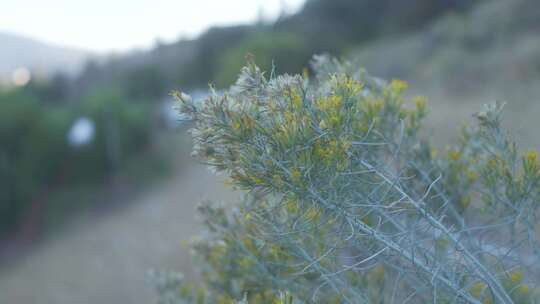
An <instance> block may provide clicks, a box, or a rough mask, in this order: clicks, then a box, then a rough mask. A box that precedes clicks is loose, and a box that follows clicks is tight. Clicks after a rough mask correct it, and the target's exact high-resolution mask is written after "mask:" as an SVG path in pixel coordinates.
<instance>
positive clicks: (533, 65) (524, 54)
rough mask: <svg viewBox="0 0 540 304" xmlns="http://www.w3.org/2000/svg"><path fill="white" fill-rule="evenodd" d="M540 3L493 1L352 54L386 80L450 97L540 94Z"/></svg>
mask: <svg viewBox="0 0 540 304" xmlns="http://www.w3.org/2000/svg"><path fill="white" fill-rule="evenodd" d="M538 33H540V2H538V1H537V0H512V1H505V0H491V1H485V2H483V3H480V4H479V5H477V6H475V7H474V8H473V9H471V10H470V11H468V12H465V13H464V14H450V15H446V16H444V17H442V18H438V19H436V20H435V21H434V22H432V23H431V24H429V26H426V27H425V28H423V29H421V30H419V31H416V32H413V33H409V34H406V35H399V36H395V35H394V36H389V37H384V36H382V37H379V39H377V41H375V42H372V43H370V44H367V45H362V46H360V47H359V48H357V49H354V50H352V51H350V52H349V54H348V56H349V57H351V58H354V59H355V60H356V61H357V62H358V65H360V66H364V67H366V68H367V70H368V71H369V72H370V73H371V74H373V75H377V76H380V77H383V78H391V77H398V78H403V79H406V80H408V81H411V82H413V83H415V86H416V87H419V86H420V87H422V88H423V89H425V88H432V89H435V90H437V91H439V92H443V91H444V92H443V93H444V94H445V95H454V96H455V95H471V94H482V95H485V94H488V95H492V96H493V97H494V98H495V97H496V98H505V99H508V100H516V99H527V98H529V97H528V96H530V97H531V98H532V97H533V96H539V93H540V36H539V35H538Z"/></svg>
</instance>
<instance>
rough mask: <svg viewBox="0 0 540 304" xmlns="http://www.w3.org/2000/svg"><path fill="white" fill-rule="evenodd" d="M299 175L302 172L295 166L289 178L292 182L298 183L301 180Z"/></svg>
mask: <svg viewBox="0 0 540 304" xmlns="http://www.w3.org/2000/svg"><path fill="white" fill-rule="evenodd" d="M301 177H302V173H301V172H300V170H298V169H296V168H295V169H292V170H291V180H292V181H293V183H296V184H299V183H300V182H301V181H302V180H301Z"/></svg>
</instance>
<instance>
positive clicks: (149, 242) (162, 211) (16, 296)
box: [0, 160, 236, 304]
mask: <svg viewBox="0 0 540 304" xmlns="http://www.w3.org/2000/svg"><path fill="white" fill-rule="evenodd" d="M186 162H187V163H188V165H186V166H184V168H183V172H182V174H179V176H177V177H175V178H172V179H171V180H169V181H167V182H165V183H163V184H160V185H157V186H156V187H154V188H153V189H151V190H150V191H149V192H147V193H145V194H143V195H142V196H140V197H139V198H138V199H137V201H135V202H133V205H131V206H128V207H126V208H120V209H121V210H116V211H114V212H112V213H110V214H106V215H104V216H101V217H99V219H90V218H89V219H85V220H83V221H79V222H77V223H75V224H73V225H71V227H68V229H67V230H68V231H66V232H65V233H63V234H62V235H59V236H57V237H56V238H54V239H51V240H49V241H47V242H45V244H43V245H41V246H38V248H37V249H36V250H34V251H33V252H32V253H30V254H29V255H28V256H25V257H23V258H21V259H20V260H19V261H18V262H17V264H14V265H11V266H9V267H8V268H7V269H5V270H3V271H2V272H0V303H10V304H11V303H23V304H32V303H39V304H64V303H66V304H78V303H82V304H85V303H88V304H90V303H91V304H96V303H145V304H149V303H155V299H156V298H155V294H154V291H153V289H152V288H151V286H149V284H148V283H147V282H146V281H145V275H146V273H147V271H148V270H150V269H175V270H180V271H182V272H184V273H186V274H187V275H189V274H190V273H192V264H191V259H190V257H189V254H188V249H186V248H185V246H183V245H182V242H183V241H185V240H188V239H189V238H190V237H191V236H192V235H193V234H194V233H196V232H197V231H198V229H199V227H200V226H199V225H198V221H197V217H196V215H195V206H196V204H197V203H198V202H200V201H201V200H203V199H214V200H223V201H231V200H232V199H233V198H234V197H235V196H236V195H235V194H234V193H232V192H230V191H228V190H226V189H225V188H224V187H223V185H222V183H221V182H220V181H219V178H218V177H216V176H214V175H212V174H211V173H210V172H209V171H208V170H207V169H206V168H204V167H203V166H200V165H196V164H194V161H193V160H191V161H189V162H188V161H186Z"/></svg>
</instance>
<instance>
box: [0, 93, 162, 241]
mask: <svg viewBox="0 0 540 304" xmlns="http://www.w3.org/2000/svg"><path fill="white" fill-rule="evenodd" d="M149 110H150V107H149V105H147V104H142V103H130V102H129V101H127V100H126V98H125V97H124V96H122V95H121V94H119V93H118V92H114V91H107V90H97V91H95V93H94V94H92V95H90V96H88V97H87V98H85V100H84V101H83V102H81V103H78V104H71V105H62V106H58V105H51V104H48V103H42V102H40V101H38V100H37V99H36V98H35V97H33V95H32V94H28V93H27V92H25V91H23V90H12V91H8V92H2V93H0V235H4V234H5V233H7V232H9V231H12V230H13V229H15V228H16V227H17V225H18V224H19V223H20V221H21V220H22V219H23V218H24V216H25V214H26V213H27V212H29V208H31V205H32V204H33V202H35V201H46V200H47V197H46V194H47V193H48V191H50V190H51V189H55V188H56V187H58V186H61V187H69V186H70V185H74V184H78V183H89V182H96V181H101V180H103V178H104V177H105V176H107V175H109V174H111V173H113V172H114V171H115V170H116V169H118V168H120V167H121V166H122V165H123V163H124V161H125V159H127V158H128V157H130V156H131V155H134V154H136V153H138V152H140V151H141V149H143V148H144V147H145V146H146V145H147V144H148V142H149V138H150V136H151V129H152V126H151V122H152V121H151V119H152V116H151V115H149V112H150V111H149ZM80 117H88V118H90V119H91V120H92V121H93V122H94V124H95V126H96V130H95V136H94V139H93V140H92V141H91V142H90V143H89V144H88V145H86V146H82V147H72V146H70V145H69V144H68V142H67V133H68V131H69V130H70V128H71V126H72V124H73V123H74V122H75V121H76V120H77V119H78V118H80ZM44 195H45V197H43V196H44ZM74 203H76V202H74Z"/></svg>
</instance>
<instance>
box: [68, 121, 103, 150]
mask: <svg viewBox="0 0 540 304" xmlns="http://www.w3.org/2000/svg"><path fill="white" fill-rule="evenodd" d="M95 132H96V127H95V124H94V122H93V121H92V120H91V119H90V118H88V117H80V118H78V119H77V120H76V121H75V122H74V123H73V125H72V126H71V128H70V129H69V132H68V134H67V140H68V143H69V145H70V146H72V147H81V146H85V145H87V144H89V143H90V142H92V140H93V139H94V134H95Z"/></svg>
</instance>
